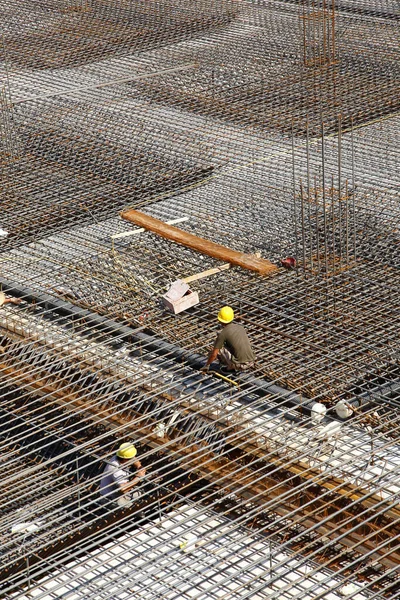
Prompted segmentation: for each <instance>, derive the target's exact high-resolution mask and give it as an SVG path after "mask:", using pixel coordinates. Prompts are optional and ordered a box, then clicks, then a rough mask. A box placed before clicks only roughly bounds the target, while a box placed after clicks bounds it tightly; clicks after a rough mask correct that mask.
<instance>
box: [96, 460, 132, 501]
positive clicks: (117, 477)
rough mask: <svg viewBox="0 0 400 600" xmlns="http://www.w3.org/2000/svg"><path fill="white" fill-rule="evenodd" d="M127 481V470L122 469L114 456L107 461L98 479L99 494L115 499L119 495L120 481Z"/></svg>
mask: <svg viewBox="0 0 400 600" xmlns="http://www.w3.org/2000/svg"><path fill="white" fill-rule="evenodd" d="M127 481H129V471H127V470H125V469H122V467H121V465H120V463H119V461H118V458H117V457H116V456H114V457H113V458H111V459H110V461H109V462H108V463H107V465H106V468H105V469H104V472H103V477H102V478H101V481H100V494H101V495H102V496H107V497H109V498H110V499H112V500H115V499H117V498H118V496H119V495H120V487H119V485H120V484H121V483H126V482H127Z"/></svg>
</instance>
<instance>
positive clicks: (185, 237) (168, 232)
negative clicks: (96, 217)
mask: <svg viewBox="0 0 400 600" xmlns="http://www.w3.org/2000/svg"><path fill="white" fill-rule="evenodd" d="M121 217H122V218H123V219H125V220H126V221H130V222H131V223H135V225H139V227H144V228H145V229H147V230H149V231H152V232H153V233H156V234H157V235H159V236H161V237H163V238H166V239H167V240H171V241H173V242H176V243H177V244H182V245H183V246H186V247H187V248H191V249H192V250H197V251H198V252H201V253H202V254H207V256H212V257H213V258H218V259H219V260H223V261H224V262H229V263H231V264H232V265H237V266H239V267H242V268H243V269H248V270H250V271H256V272H257V273H259V274H260V275H268V274H270V273H274V272H275V271H277V270H278V267H277V266H276V265H274V264H273V263H271V262H270V261H269V260H266V259H264V258H257V257H256V256H252V255H250V254H245V253H243V252H237V251H236V250H232V249H231V248H226V246H222V245H221V244H216V243H215V242H211V241H210V240H206V239H204V238H201V237H198V236H197V235H193V234H192V233H188V232H187V231H183V230H182V229H178V228H177V227H173V226H172V225H167V224H166V223H164V222H163V221H160V220H159V219H155V218H154V217H150V216H149V215H145V214H144V213H141V212H139V211H138V210H126V211H124V212H122V213H121Z"/></svg>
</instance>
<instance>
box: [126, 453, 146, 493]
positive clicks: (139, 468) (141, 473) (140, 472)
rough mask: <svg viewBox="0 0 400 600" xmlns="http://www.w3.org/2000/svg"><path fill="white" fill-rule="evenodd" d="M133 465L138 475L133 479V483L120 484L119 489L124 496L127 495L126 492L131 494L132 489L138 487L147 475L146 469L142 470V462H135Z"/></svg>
mask: <svg viewBox="0 0 400 600" xmlns="http://www.w3.org/2000/svg"><path fill="white" fill-rule="evenodd" d="M133 464H134V466H135V467H136V469H137V474H136V475H135V477H134V478H133V479H131V481H127V482H123V483H120V484H119V487H120V489H121V492H122V493H123V494H126V492H129V491H130V490H131V489H132V488H134V487H135V485H137V484H138V483H139V481H140V480H141V478H142V477H144V476H145V475H146V469H145V468H142V463H141V462H140V460H137V461H135V462H134V463H133Z"/></svg>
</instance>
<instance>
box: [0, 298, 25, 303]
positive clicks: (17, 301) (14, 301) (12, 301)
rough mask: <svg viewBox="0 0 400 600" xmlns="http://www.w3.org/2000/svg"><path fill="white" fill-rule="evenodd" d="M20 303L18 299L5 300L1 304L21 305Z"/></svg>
mask: <svg viewBox="0 0 400 600" xmlns="http://www.w3.org/2000/svg"><path fill="white" fill-rule="evenodd" d="M21 302H22V300H21V299H20V298H6V299H5V300H4V302H3V304H21Z"/></svg>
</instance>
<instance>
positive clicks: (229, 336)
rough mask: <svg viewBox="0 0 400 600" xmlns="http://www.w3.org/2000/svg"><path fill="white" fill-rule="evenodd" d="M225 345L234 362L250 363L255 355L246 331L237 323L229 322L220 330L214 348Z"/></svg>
mask: <svg viewBox="0 0 400 600" xmlns="http://www.w3.org/2000/svg"><path fill="white" fill-rule="evenodd" d="M223 346H226V347H227V349H228V350H229V352H230V353H231V354H232V360H233V362H236V363H252V362H254V361H255V358H256V357H255V355H254V352H253V350H252V349H251V346H250V341H249V338H248V336H247V333H246V331H245V329H244V327H243V326H242V325H239V323H229V324H228V325H225V327H224V328H223V329H222V330H221V332H220V333H219V335H218V337H217V341H216V343H215V346H214V347H215V348H218V350H220V349H221V348H222V347H223Z"/></svg>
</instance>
